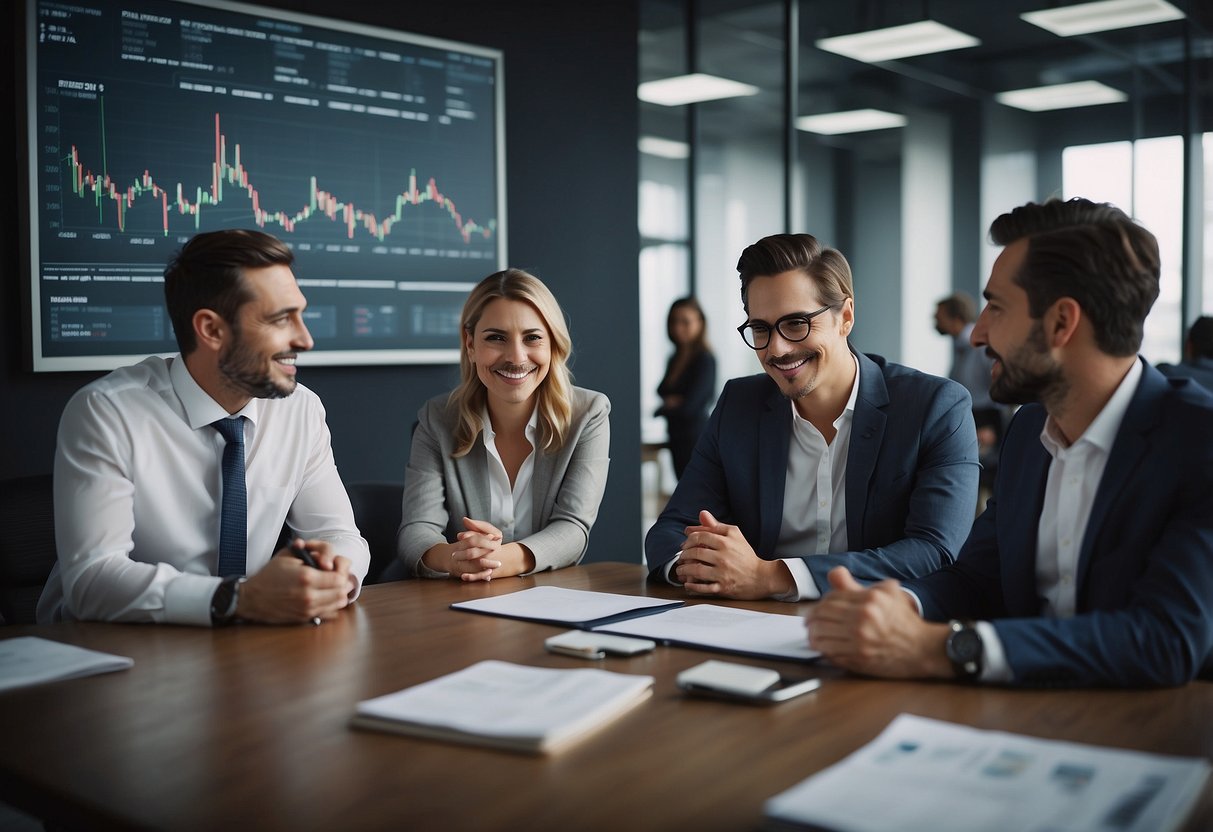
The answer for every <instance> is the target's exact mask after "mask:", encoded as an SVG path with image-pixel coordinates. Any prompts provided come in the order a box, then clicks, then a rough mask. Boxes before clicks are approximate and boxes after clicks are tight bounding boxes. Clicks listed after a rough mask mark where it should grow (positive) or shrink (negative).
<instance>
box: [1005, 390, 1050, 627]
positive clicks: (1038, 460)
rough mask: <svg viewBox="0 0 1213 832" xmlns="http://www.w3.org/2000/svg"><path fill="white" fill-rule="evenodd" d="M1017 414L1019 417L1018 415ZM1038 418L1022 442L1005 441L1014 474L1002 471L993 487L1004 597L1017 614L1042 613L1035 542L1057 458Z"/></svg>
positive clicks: (1011, 609)
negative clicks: (1043, 441)
mask: <svg viewBox="0 0 1213 832" xmlns="http://www.w3.org/2000/svg"><path fill="white" fill-rule="evenodd" d="M1017 418H1019V417H1017ZM1043 425H1044V411H1043V409H1041V410H1040V417H1039V418H1038V419H1037V420H1036V421H1035V422H1033V423H1032V424H1029V425H1028V426H1027V427H1021V434H1022V436H1023V439H1022V441H1019V442H1018V443H1017V444H1014V445H1011V444H1010V443H1008V444H1004V445H1003V450H1002V457H1003V459H1005V460H1014V462H1013V463H1011V462H1008V464H1007V468H1008V469H1009V471H1014V476H1005V477H1004V476H1000V477H999V480H998V489H997V490H996V491H995V492H994V496H995V498H997V501H998V504H997V505H998V507H997V509H996V515H997V517H998V520H999V523H998V548H999V550H1000V552H1001V553H1002V554H1001V560H1002V567H1001V574H1002V597H1003V603H1004V604H1005V605H1006V608H1007V612H1008V614H1010V615H1012V616H1015V617H1029V616H1036V615H1040V593H1039V592H1037V589H1036V544H1037V538H1038V537H1039V530H1040V512H1041V510H1042V509H1043V508H1044V503H1045V486H1046V484H1047V482H1048V477H1049V465H1050V464H1052V461H1053V458H1052V457H1051V456H1049V452H1048V451H1046V450H1045V447H1044V445H1042V444H1041V443H1040V438H1039V437H1040V428H1041V427H1042V426H1043Z"/></svg>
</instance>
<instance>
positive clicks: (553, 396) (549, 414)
mask: <svg viewBox="0 0 1213 832" xmlns="http://www.w3.org/2000/svg"><path fill="white" fill-rule="evenodd" d="M502 298H504V299H505V300H515V301H521V302H523V303H526V304H528V305H529V306H531V307H532V308H533V309H534V310H535V311H536V312H538V313H539V317H540V318H542V319H543V325H544V326H545V327H547V330H548V340H549V344H550V345H551V361H550V363H549V364H548V374H547V377H546V378H544V380H543V381H542V382H540V384H539V388H538V389H537V390H536V391H535V395H536V397H537V399H538V400H537V402H536V404H535V407H536V410H538V412H539V441H540V443H541V445H542V446H543V449H544V450H545V451H556V450H557V449H559V448H560V447H562V446H563V445H564V440H565V438H566V437H567V436H568V432H569V425H570V424H572V421H573V374H572V373H571V372H570V371H569V364H568V362H569V356H571V355H572V353H573V340H572V338H570V337H569V328H568V326H567V325H566V324H565V322H564V312H562V311H561V309H560V304H559V303H557V302H556V296H555V295H553V294H552V291H551V290H550V289H549V288H548V287H547V286H545V285H544V283H543V281H542V280H540V279H539V278H537V277H535V276H534V275H533V274H530V273H529V272H524V271H523V270H522V269H506V270H504V271H500V272H494V273H493V274H491V275H489V276H488V277H486V278H485V279H484V280H482V281H480V282H479V283H477V284H476V286H475V288H473V289H472V292H471V294H469V295H468V299H467V300H466V301H464V304H463V313H462V314H461V315H460V320H459V329H460V332H462V333H468V334H470V335H472V336H473V337H475V334H476V324H477V323H479V322H480V316H481V315H483V314H484V310H485V307H487V306H488V305H489V304H490V303H492V302H493V301H495V300H499V299H502ZM459 374H460V379H461V380H460V382H459V386H458V387H456V388H455V389H454V390H452V391H451V396H450V399H449V400H448V401H449V402H450V404H451V406H453V407H454V408H455V410H456V412H457V413H458V417H459V423H458V424H457V425H456V426H455V450H454V452H453V453H452V454H451V456H452V457H456V458H458V457H461V456H463V455H465V454H466V453H467V452H468V451H470V450H471V449H472V446H473V445H474V444H475V443H476V437H477V436H478V435H479V434H480V431H481V429H482V424H481V421H480V413H481V411H482V410H483V409H484V407H485V405H486V403H487V402H488V390H487V389H486V388H485V386H484V382H483V381H481V380H480V376H479V375H477V374H476V365H475V364H473V363H472V359H471V358H470V357H469V356H468V351H467V348H466V346H465V345H464V344H463V343H462V341H461V342H460V344H459Z"/></svg>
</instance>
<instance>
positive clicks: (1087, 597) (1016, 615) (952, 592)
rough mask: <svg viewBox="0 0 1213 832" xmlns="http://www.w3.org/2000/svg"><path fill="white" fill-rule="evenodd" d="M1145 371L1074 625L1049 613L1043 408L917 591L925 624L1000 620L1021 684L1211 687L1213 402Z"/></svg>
mask: <svg viewBox="0 0 1213 832" xmlns="http://www.w3.org/2000/svg"><path fill="white" fill-rule="evenodd" d="M1144 370H1145V371H1144V373H1143V375H1142V379H1141V383H1140V385H1139V386H1138V388H1137V392H1136V393H1135V394H1134V396H1133V399H1132V402H1131V403H1130V405H1129V409H1128V410H1127V411H1126V412H1125V417H1124V421H1123V422H1122V423H1121V426H1120V431H1119V433H1117V435H1116V441H1115V443H1114V444H1113V446H1112V450H1111V452H1110V454H1109V456H1108V463H1107V467H1106V468H1105V469H1104V474H1103V478H1102V479H1101V480H1100V482H1099V487H1098V490H1097V491H1096V492H1095V502H1094V503H1093V504H1092V506H1091V517H1090V520H1089V521H1088V522H1087V529H1086V532H1085V533H1084V535H1083V540H1082V548H1081V549H1080V550H1079V561H1078V574H1077V575H1076V580H1077V584H1078V596H1077V602H1078V603H1077V607H1076V614H1075V615H1074V616H1073V617H1071V618H1061V619H1058V618H1043V617H1040V616H1041V613H1040V611H1041V604H1042V602H1041V599H1040V597H1039V596H1038V593H1037V590H1036V536H1037V522H1038V520H1039V517H1040V512H1041V506H1042V505H1043V503H1044V491H1045V479H1046V477H1047V476H1048V470H1049V464H1050V462H1051V458H1050V456H1049V454H1048V452H1047V451H1046V450H1045V449H1044V446H1043V445H1041V444H1040V432H1041V429H1042V428H1043V427H1044V423H1045V411H1044V408H1042V407H1041V406H1040V405H1028V406H1026V407H1023V408H1021V409H1020V411H1019V413H1017V414H1016V416H1015V419H1014V420H1013V421H1012V423H1011V426H1010V428H1009V429H1008V431H1007V436H1006V438H1005V439H1004V441H1003V447H1002V462H1001V464H1000V465H999V467H998V478H997V480H996V482H995V486H994V497H993V498H992V499H991V500H990V501H989V503H988V505H987V506H986V510H985V513H983V514H982V515H981V516H980V517H978V518H977V522H976V523H975V524H974V526H973V533H972V535H970V537H969V539H968V541H967V542H966V543H965V545H964V548H963V549H962V551H961V553H960V557H959V558H958V559H957V561H956V563H955V564H954V565H952V566H950V567H948V568H946V569H943V570H941V571H940V572H937V573H936V574H934V575H930V576H929V577H926V578H922V579H920V580H917V581H912V582H910V583H909V584H908V585H907V586H908V588H909V589H911V590H913V591H914V592H915V593H916V594H917V595H918V597H919V599H920V600H921V601H922V605H923V613H924V615H925V616H926V617H927V618H930V619H933V620H937V621H942V620H947V619H950V618H974V619H983V620H990V621H992V623H993V625H994V628H995V629H996V630H997V631H998V637H999V639H1000V640H1001V641H1002V644H1003V647H1004V649H1005V651H1006V657H1007V661H1008V663H1009V664H1010V666H1011V670H1012V671H1013V672H1014V674H1015V683H1016V684H1021V685H1036V686H1077V685H1083V686H1093V685H1115V686H1119V687H1131V686H1151V685H1178V684H1182V683H1184V682H1187V681H1189V680H1191V679H1193V678H1194V677H1196V676H1201V677H1204V678H1213V395H1210V394H1209V393H1208V392H1206V391H1205V390H1203V389H1202V388H1201V387H1200V386H1199V385H1197V384H1194V383H1192V382H1191V381H1190V380H1188V379H1173V380H1168V379H1166V378H1165V377H1164V376H1163V375H1162V374H1161V373H1159V372H1158V371H1157V370H1155V369H1154V368H1153V367H1151V366H1149V364H1146V366H1145V368H1144Z"/></svg>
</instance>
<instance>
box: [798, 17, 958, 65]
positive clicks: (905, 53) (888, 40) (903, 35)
mask: <svg viewBox="0 0 1213 832" xmlns="http://www.w3.org/2000/svg"><path fill="white" fill-rule="evenodd" d="M980 43H981V41H980V40H978V39H977V38H975V37H973V36H972V35H966V34H965V33H964V32H960V31H957V30H956V29H953V28H951V27H949V26H944V25H943V24H942V23H936V22H935V21H934V20H922V21H919V22H918V23H908V24H906V25H904V26H890V27H889V28H887V29H873V30H872V31H870V32H857V33H855V34H853V35H839V36H838V37H833V38H822V39H821V40H819V41H817V48H818V49H824V50H825V51H826V52H833V53H834V54H836V55H844V56H846V57H848V58H854V59H855V60H857V61H863V62H864V63H868V64H873V63H879V62H880V61H895V60H898V59H899V58H912V57H914V56H915V55H930V54H933V53H935V52H950V51H951V50H953V49H964V48H966V47H969V46H978V45H979V44H980Z"/></svg>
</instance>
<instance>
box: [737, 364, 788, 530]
mask: <svg viewBox="0 0 1213 832" xmlns="http://www.w3.org/2000/svg"><path fill="white" fill-rule="evenodd" d="M772 386H774V382H772ZM791 438H792V413H791V403H790V402H789V401H788V400H787V399H786V398H784V395H783V394H782V393H780V392H779V388H778V387H775V390H774V392H773V393H772V394H771V395H770V396H768V397H767V401H766V410H765V411H764V412H763V413H762V415H761V416H760V417H759V419H758V437H757V439H758V443H757V444H758V510H759V513H760V516H761V518H762V525H761V539H760V540H759V543H758V547H757V549H758V551H759V552H773V551H774V550H775V546H776V544H777V543H778V542H779V529H780V526H782V525H783V492H784V488H785V487H786V485H787V478H788V445H789V443H790V442H791ZM725 439H726V441H727V437H725Z"/></svg>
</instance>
